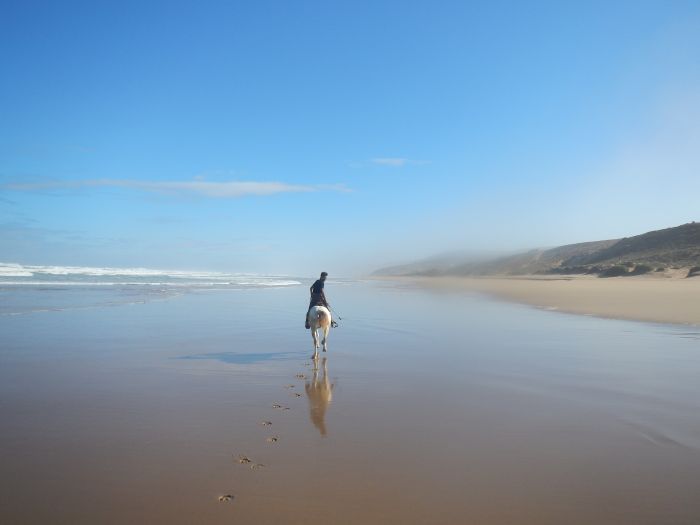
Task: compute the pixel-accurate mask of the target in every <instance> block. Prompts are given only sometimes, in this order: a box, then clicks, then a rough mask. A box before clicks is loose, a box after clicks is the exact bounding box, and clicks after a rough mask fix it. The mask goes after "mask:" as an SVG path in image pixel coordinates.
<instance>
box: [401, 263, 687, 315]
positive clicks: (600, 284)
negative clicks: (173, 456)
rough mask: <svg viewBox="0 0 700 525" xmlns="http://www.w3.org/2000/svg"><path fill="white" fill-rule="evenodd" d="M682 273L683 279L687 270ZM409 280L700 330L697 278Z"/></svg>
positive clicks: (564, 309) (552, 307)
mask: <svg viewBox="0 0 700 525" xmlns="http://www.w3.org/2000/svg"><path fill="white" fill-rule="evenodd" d="M681 273H682V275H683V276H685V275H686V274H687V270H686V271H684V272H681ZM409 280H411V281H414V282H416V283H420V284H421V285H422V286H427V287H431V288H435V289H452V290H454V289H456V290H466V291H474V292H480V293H486V294H490V295H493V296H495V297H500V298H503V299H508V300H512V301H517V302H520V303H525V304H530V305H533V306H538V307H541V308H546V309H550V310H560V311H562V312H568V313H576V314H584V315H595V316H599V317H608V318H613V319H628V320H636V321H647V322H655V323H676V324H690V325H696V326H700V277H695V278H690V279H686V278H684V277H680V276H674V277H655V276H653V275H648V276H637V277H614V278H607V279H601V278H598V277H593V276H566V277H552V276H547V277H543V276H522V277H493V278H489V277H483V278H476V277H475V278H468V277H465V278H409Z"/></svg>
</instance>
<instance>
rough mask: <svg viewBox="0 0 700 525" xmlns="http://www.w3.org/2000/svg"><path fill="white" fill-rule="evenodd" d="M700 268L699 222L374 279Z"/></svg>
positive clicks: (414, 267)
mask: <svg viewBox="0 0 700 525" xmlns="http://www.w3.org/2000/svg"><path fill="white" fill-rule="evenodd" d="M699 265H700V224H699V223H695V222H692V223H688V224H683V225H681V226H676V227H673V228H666V229H663V230H656V231H651V232H647V233H644V234H641V235H636V236H634V237H625V238H623V239H610V240H604V241H593V242H584V243H578V244H569V245H565V246H559V247H556V248H550V249H537V250H530V251H527V252H523V253H519V254H515V255H510V256H507V257H499V258H494V259H489V260H481V261H474V260H462V261H461V262H456V261H455V260H454V259H453V260H451V261H449V264H448V262H447V261H445V260H441V259H439V258H434V259H426V260H424V261H421V262H420V263H413V264H407V265H403V266H394V267H391V268H384V269H381V270H377V271H376V272H375V275H452V276H458V275H525V274H555V273H556V274H581V273H589V274H597V275H600V276H601V277H612V276H616V275H638V274H641V273H647V272H650V271H653V270H655V271H661V269H665V268H690V267H695V266H699Z"/></svg>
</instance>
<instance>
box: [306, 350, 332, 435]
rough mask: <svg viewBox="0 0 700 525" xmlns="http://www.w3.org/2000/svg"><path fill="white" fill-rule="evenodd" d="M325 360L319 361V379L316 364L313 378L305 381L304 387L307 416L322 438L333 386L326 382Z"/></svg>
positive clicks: (324, 432) (326, 367)
mask: <svg viewBox="0 0 700 525" xmlns="http://www.w3.org/2000/svg"><path fill="white" fill-rule="evenodd" d="M327 360H328V359H327V358H326V357H324V358H323V359H322V360H321V366H322V367H323V372H322V374H321V377H320V378H319V377H318V364H315V366H314V369H313V377H312V379H311V381H307V382H306V384H305V385H304V389H305V390H306V397H308V398H309V416H310V417H311V422H312V423H313V424H314V426H315V427H316V428H317V429H318V431H319V432H320V433H321V435H322V436H325V435H326V410H328V405H330V404H331V400H332V399H333V388H335V385H334V384H331V382H330V381H329V380H328V366H327Z"/></svg>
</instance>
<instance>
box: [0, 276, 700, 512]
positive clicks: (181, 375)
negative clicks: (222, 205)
mask: <svg viewBox="0 0 700 525" xmlns="http://www.w3.org/2000/svg"><path fill="white" fill-rule="evenodd" d="M32 293H36V292H32ZM52 293H59V292H55V291H54V292H52ZM85 293H88V292H85ZM100 293H104V292H100ZM305 293H306V288H305V287H290V288H279V289H278V288H274V289H254V290H245V289H238V290H217V291H203V290H195V291H190V292H187V293H183V294H181V295H177V296H175V295H172V296H168V297H164V298H163V300H159V301H144V302H139V301H132V302H123V303H119V304H113V303H111V302H110V301H109V297H106V298H105V299H104V301H105V302H106V304H103V303H101V302H99V301H94V300H93V301H87V300H86V299H85V298H84V296H81V297H83V298H82V299H81V300H78V299H76V300H75V302H76V303H77V304H78V305H82V304H84V303H88V304H89V305H90V307H85V308H65V305H66V303H69V306H70V305H71V304H73V301H72V300H67V299H66V298H65V296H60V297H61V299H60V301H59V302H60V304H61V305H62V308H61V309H57V310H55V311H52V310H49V311H42V312H34V313H27V314H25V315H17V316H0V334H1V335H0V337H1V338H2V339H1V340H0V421H1V422H2V432H0V462H1V463H2V465H3V468H2V471H1V473H0V522H2V523H71V524H82V523H84V524H94V523H120V524H121V523H168V524H179V523H183V524H184V523H212V524H213V523H232V522H233V523H256V524H260V523H262V524H264V523H285V524H294V523H304V524H313V523H402V524H405V523H421V524H423V523H480V524H529V523H533V524H549V523H551V524H561V523H567V524H571V523H573V524H577V523H581V524H590V523H616V524H627V523H629V524H646V523H648V524H658V523H674V524H680V523H688V524H691V523H692V524H695V523H698V522H699V521H700V500H699V499H698V498H697V494H698V493H700V411H699V410H698V409H699V408H700V381H699V380H698V379H700V334H699V333H697V332H696V331H694V330H692V329H687V328H682V327H681V328H676V327H669V326H665V325H649V324H642V323H632V322H624V321H613V320H601V319H595V318H590V317H583V316H573V315H566V314H560V313H551V312H545V311H541V310H537V309H533V308H528V307H524V306H519V305H512V304H508V303H503V302H497V301H492V300H488V299H485V298H483V297H479V296H469V295H458V294H437V293H433V292H427V291H421V290H416V289H412V288H410V287H408V286H405V285H397V284H393V283H381V282H370V283H362V282H357V283H344V284H340V283H337V284H335V285H332V286H331V285H329V286H328V296H329V298H330V299H331V301H332V304H333V305H334V306H337V307H338V310H339V313H340V314H341V315H342V316H343V320H342V321H340V327H339V328H337V329H335V330H332V331H331V334H330V338H329V352H328V353H327V354H322V357H325V358H326V359H324V360H319V362H318V363H317V364H316V365H313V364H312V362H311V361H310V360H309V356H310V355H311V353H312V348H311V337H310V335H309V333H308V332H307V331H306V330H304V329H303V328H302V322H303V319H302V318H303V313H304V311H305V308H306V299H307V298H306V296H305ZM21 296H22V293H21V292H16V293H15V295H14V296H13V298H12V299H11V300H19V301H21V300H24V301H25V302H26V301H27V299H26V298H24V299H22V297H21ZM18 297H19V298H18ZM7 300H9V299H7V298H6V304H5V307H7ZM51 301H54V302H55V301H57V300H56V299H55V298H54V299H51ZM81 301H82V302H81ZM49 302H50V301H49ZM107 306H109V307H107ZM265 422H269V423H271V424H270V425H265V424H263V423H265ZM270 438H277V439H270ZM239 456H245V457H246V458H248V459H249V460H250V463H248V462H245V460H243V461H244V462H243V463H241V462H239ZM261 465H262V466H261ZM252 466H259V468H255V469H254V468H251V467H252ZM224 495H231V496H232V499H230V500H225V501H222V502H220V501H219V497H220V496H224Z"/></svg>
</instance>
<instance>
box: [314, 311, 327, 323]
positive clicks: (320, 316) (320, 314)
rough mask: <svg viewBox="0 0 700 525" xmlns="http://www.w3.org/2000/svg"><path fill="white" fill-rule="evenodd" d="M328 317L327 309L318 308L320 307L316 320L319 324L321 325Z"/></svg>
mask: <svg viewBox="0 0 700 525" xmlns="http://www.w3.org/2000/svg"><path fill="white" fill-rule="evenodd" d="M327 317H328V311H327V310H325V309H321V308H318V309H317V310H316V320H317V321H318V324H319V325H320V324H322V323H323V321H325V320H326V318H327Z"/></svg>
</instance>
